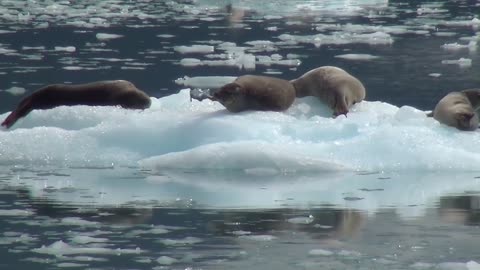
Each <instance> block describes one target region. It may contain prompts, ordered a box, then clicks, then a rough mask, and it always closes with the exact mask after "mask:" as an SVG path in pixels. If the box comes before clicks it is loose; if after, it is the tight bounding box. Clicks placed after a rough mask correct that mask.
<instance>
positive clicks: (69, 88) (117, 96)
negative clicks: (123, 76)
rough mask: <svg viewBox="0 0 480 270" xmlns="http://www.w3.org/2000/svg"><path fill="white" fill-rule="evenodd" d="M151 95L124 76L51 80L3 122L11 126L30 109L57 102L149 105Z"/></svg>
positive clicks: (64, 104)
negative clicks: (63, 81) (81, 80)
mask: <svg viewBox="0 0 480 270" xmlns="http://www.w3.org/2000/svg"><path fill="white" fill-rule="evenodd" d="M150 104H151V100H150V97H149V96H148V95H147V94H145V93H144V92H143V91H141V90H139V89H138V88H136V87H135V85H133V83H131V82H129V81H124V80H114V81H98V82H92V83H86V84H73V85H67V84H51V85H48V86H45V87H43V88H40V89H39V90H37V91H35V92H33V93H32V94H31V95H29V96H27V97H26V98H24V99H23V100H22V101H20V103H19V104H18V106H17V108H16V109H15V110H14V111H13V112H11V113H10V115H8V116H7V118H6V119H5V120H4V121H3V123H2V126H4V127H6V128H10V127H11V126H12V125H13V124H15V122H17V120H18V119H20V118H22V117H24V116H26V115H27V114H29V113H30V112H31V111H32V110H35V109H40V110H45V109H51V108H55V107H58V106H62V105H63V106H74V105H90V106H121V107H123V108H127V109H146V108H148V107H150Z"/></svg>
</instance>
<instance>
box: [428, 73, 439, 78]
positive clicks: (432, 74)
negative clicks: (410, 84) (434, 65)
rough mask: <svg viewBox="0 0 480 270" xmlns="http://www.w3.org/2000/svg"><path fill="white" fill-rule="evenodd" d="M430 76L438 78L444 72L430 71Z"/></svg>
mask: <svg viewBox="0 0 480 270" xmlns="http://www.w3.org/2000/svg"><path fill="white" fill-rule="evenodd" d="M428 76H430V77H434V78H438V77H440V76H442V73H429V74H428Z"/></svg>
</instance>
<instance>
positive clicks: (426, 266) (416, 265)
mask: <svg viewBox="0 0 480 270" xmlns="http://www.w3.org/2000/svg"><path fill="white" fill-rule="evenodd" d="M433 266H434V264H433V263H425V262H416V263H414V264H412V265H410V268H413V269H417V270H423V269H431V268H433Z"/></svg>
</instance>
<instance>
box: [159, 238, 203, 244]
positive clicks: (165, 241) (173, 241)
mask: <svg viewBox="0 0 480 270" xmlns="http://www.w3.org/2000/svg"><path fill="white" fill-rule="evenodd" d="M200 242H202V239H200V238H197V237H192V236H188V237H185V238H183V239H162V240H160V243H162V244H164V245H167V246H179V245H180V246H184V245H193V244H197V243H200Z"/></svg>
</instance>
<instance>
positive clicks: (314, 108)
mask: <svg viewBox="0 0 480 270" xmlns="http://www.w3.org/2000/svg"><path fill="white" fill-rule="evenodd" d="M234 79H235V77H193V78H188V77H186V78H183V79H179V80H177V83H179V84H183V85H189V86H192V87H200V88H215V87H221V86H222V85H224V84H226V83H229V82H231V81H233V80H234ZM331 115H332V112H331V111H330V110H329V109H328V108H327V107H326V106H325V105H324V104H322V103H321V102H320V101H319V100H318V99H315V98H312V97H308V98H302V99H297V100H296V101H295V103H294V104H293V105H292V106H291V108H290V109H288V110H287V111H286V112H259V111H247V112H243V113H238V114H233V113H229V112H228V111H226V110H225V108H224V107H223V106H222V105H221V104H219V103H218V102H212V101H209V100H204V101H202V102H199V101H196V100H193V101H190V95H189V90H182V91H181V92H180V93H178V94H174V95H171V96H167V97H164V98H161V99H157V98H152V106H151V108H149V109H147V110H144V111H136V110H124V109H121V108H112V107H91V106H90V107H89V106H75V107H66V106H62V107H58V108H55V109H51V110H37V111H33V112H31V113H30V114H29V115H28V116H27V117H25V118H23V119H21V120H20V121H19V122H18V123H17V124H16V125H15V126H14V127H13V128H12V129H11V130H9V131H4V132H0V143H1V145H2V147H1V148H0V163H3V164H10V163H11V162H15V163H16V164H22V163H27V164H29V163H47V164H48V163H58V164H71V165H75V164H77V165H78V164H80V165H83V166H87V165H88V166H91V165H94V164H97V165H105V164H110V165H111V164H130V165H133V164H138V162H140V164H141V165H142V166H145V167H148V168H152V169H159V170H161V169H200V170H212V169H213V170H225V169H235V170H242V171H245V170H248V169H258V168H268V169H270V170H277V172H278V170H285V171H296V172H302V171H318V170H320V171H337V170H386V171H412V170H414V171H415V170H417V171H437V170H447V171H455V170H462V171H475V170H477V168H478V167H477V165H476V164H477V163H478V162H480V155H478V153H480V148H479V147H480V146H479V147H475V145H477V144H476V143H473V142H475V141H480V135H479V134H478V133H477V132H471V133H469V132H460V131H458V130H456V129H454V128H450V127H446V126H444V125H440V124H439V123H438V122H437V121H435V120H434V119H432V118H428V117H427V116H426V115H425V112H422V111H419V110H416V109H415V108H412V107H409V106H403V107H401V108H399V107H396V106H393V105H390V104H388V103H383V102H368V101H364V102H361V103H359V104H356V105H355V106H354V107H353V108H352V109H351V111H350V113H349V114H348V117H347V118H345V117H337V118H332V116H331ZM6 116H7V113H5V114H3V115H2V116H1V118H5V117H6ZM138 138H141V140H139V139H138ZM77 145H82V148H78V147H76V146H77ZM403 145H413V146H415V147H407V148H406V147H403ZM478 145H480V143H479V144H478ZM152 146H155V147H152ZM279 153H281V154H279ZM437 153H444V155H438V154H437Z"/></svg>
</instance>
